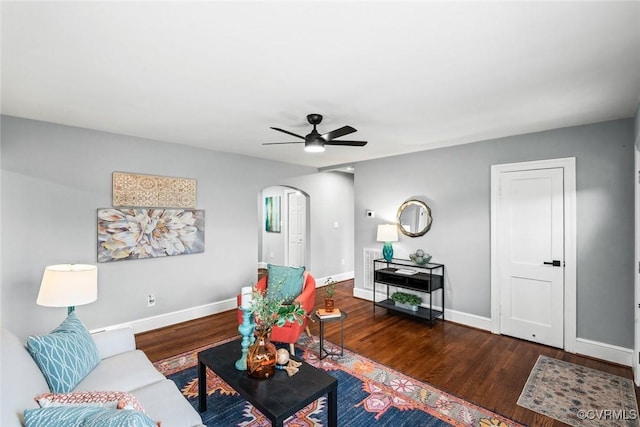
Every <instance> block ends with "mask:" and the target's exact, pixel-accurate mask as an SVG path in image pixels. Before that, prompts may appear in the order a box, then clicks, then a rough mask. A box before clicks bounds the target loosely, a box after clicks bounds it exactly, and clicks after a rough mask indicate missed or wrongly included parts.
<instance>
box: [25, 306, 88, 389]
mask: <svg viewBox="0 0 640 427" xmlns="http://www.w3.org/2000/svg"><path fill="white" fill-rule="evenodd" d="M27 350H29V353H31V357H33V359H34V360H35V362H36V364H37V365H38V367H39V368H40V371H42V375H44V377H45V379H46V380H47V384H49V389H50V390H51V391H52V392H53V393H68V392H70V391H71V390H73V389H74V387H75V386H76V385H78V383H79V382H80V381H82V379H83V378H84V377H86V376H87V374H88V373H89V372H91V371H92V370H93V368H95V367H96V365H98V363H100V354H99V353H98V348H97V347H96V344H95V343H94V342H93V338H91V334H89V331H87V329H86V328H85V327H84V325H83V324H82V322H81V321H80V319H78V318H77V317H76V314H75V312H72V313H71V314H69V316H68V317H67V318H66V319H65V321H64V322H62V323H61V324H60V326H58V327H57V328H56V329H54V330H53V331H52V332H51V333H50V334H49V335H42V336H30V337H29V338H28V339H27Z"/></svg>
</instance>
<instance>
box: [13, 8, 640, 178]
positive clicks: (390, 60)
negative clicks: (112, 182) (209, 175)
mask: <svg viewBox="0 0 640 427" xmlns="http://www.w3.org/2000/svg"><path fill="white" fill-rule="evenodd" d="M0 13H1V14H2V29H1V31H2V33H1V35H2V113H3V114H7V115H12V116H19V117H26V118H32V119H37V120H44V121H49V122H55V123H62V124H67V125H73V126H80V127H86V128H92V129H99V130H104V131H109V132H114V133H119V134H126V135H134V136H140V137H144V138H151V139H156V140H160V141H169V142H175V143H180V144H187V145H192V146H196V147H204V148H210V149H214V150H221V151H226V152H233V153H239V154H245V155H250V156H256V157H261V158H268V159H275V160H281V161H285V162H291V163H297V164H302V165H308V166H314V167H327V166H330V165H336V164H344V163H349V162H355V161H359V160H365V159H372V158H378V157H383V156H389V155H394V154H399V153H407V152H413V151H419V150H426V149H430V148H435V147H442V146H447V145H454V144H461V143H468V142H473V141H479V140H483V139H488V138H494V137H500V136H508V135H514V134H522V133H527V132H533V131H539V130H545V129H552V128H559V127H565V126H572V125H578V124H584V123H593V122H598V121H603V120H609V119H617V118H627V117H632V116H633V114H634V112H635V108H636V105H637V104H638V100H639V99H640V2H637V1H636V2H620V3H615V2H610V1H607V2H566V3H558V2H544V3H541V2H513V1H507V2H496V3H488V2H481V1H473V2H467V3H463V2H420V1H412V2H399V1H379V2H365V1H356V2H344V1H316V2H311V1H295V2H293V1H280V2H277V1H261V2H247V1H210V2H186V1H178V2H152V1H144V2H137V3H133V2H55V1H52V2H51V1H50V2H44V3H33V2H6V1H3V2H2V9H1V11H0ZM308 113H321V114H323V115H324V117H325V119H324V121H323V123H322V124H321V125H320V126H319V131H320V132H321V133H325V132H328V131H330V130H333V129H335V128H338V127H341V126H343V125H347V124H348V125H351V126H353V127H355V128H356V129H358V132H357V133H354V134H352V135H349V136H348V137H343V138H342V139H355V140H367V141H369V144H368V145H367V146H366V147H364V148H354V147H328V148H327V150H326V151H325V152H324V153H321V154H311V153H305V152H304V150H303V144H296V145H284V146H262V145H261V144H262V143H263V142H280V141H291V140H295V138H292V137H289V136H287V135H285V134H282V133H279V132H276V131H274V130H271V129H269V127H270V126H275V127H281V128H285V129H288V130H290V131H292V132H295V133H298V134H302V135H305V134H306V133H308V131H310V130H311V127H310V125H308V124H307V123H306V115H307V114H308Z"/></svg>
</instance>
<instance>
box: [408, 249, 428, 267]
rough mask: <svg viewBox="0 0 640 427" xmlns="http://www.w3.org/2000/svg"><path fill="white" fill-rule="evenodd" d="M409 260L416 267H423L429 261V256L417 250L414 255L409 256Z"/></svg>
mask: <svg viewBox="0 0 640 427" xmlns="http://www.w3.org/2000/svg"><path fill="white" fill-rule="evenodd" d="M409 259H410V260H411V261H413V262H415V263H416V264H418V265H425V264H428V263H429V261H431V255H429V254H427V253H425V252H424V251H423V250H422V249H417V250H416V251H415V252H414V253H412V254H409Z"/></svg>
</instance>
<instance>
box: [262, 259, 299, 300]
mask: <svg viewBox="0 0 640 427" xmlns="http://www.w3.org/2000/svg"><path fill="white" fill-rule="evenodd" d="M267 269H268V277H267V296H268V297H272V296H273V297H274V298H276V299H281V300H283V301H282V302H283V303H285V304H291V303H292V302H293V300H294V299H296V297H297V296H298V295H300V294H301V293H302V284H303V283H302V275H303V274H304V267H284V266H281V265H273V264H269V265H267Z"/></svg>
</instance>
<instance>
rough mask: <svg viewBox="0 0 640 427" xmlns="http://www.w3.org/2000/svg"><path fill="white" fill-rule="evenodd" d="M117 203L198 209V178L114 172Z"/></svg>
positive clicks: (121, 205) (121, 204) (114, 201)
mask: <svg viewBox="0 0 640 427" xmlns="http://www.w3.org/2000/svg"><path fill="white" fill-rule="evenodd" d="M112 188H113V190H112V191H113V206H114V207H123V206H135V207H146V208H151V207H154V208H157V207H162V208H195V207H196V180H195V179H190V178H172V177H168V176H154V175H140V174H134V173H125V172H113V183H112Z"/></svg>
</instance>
